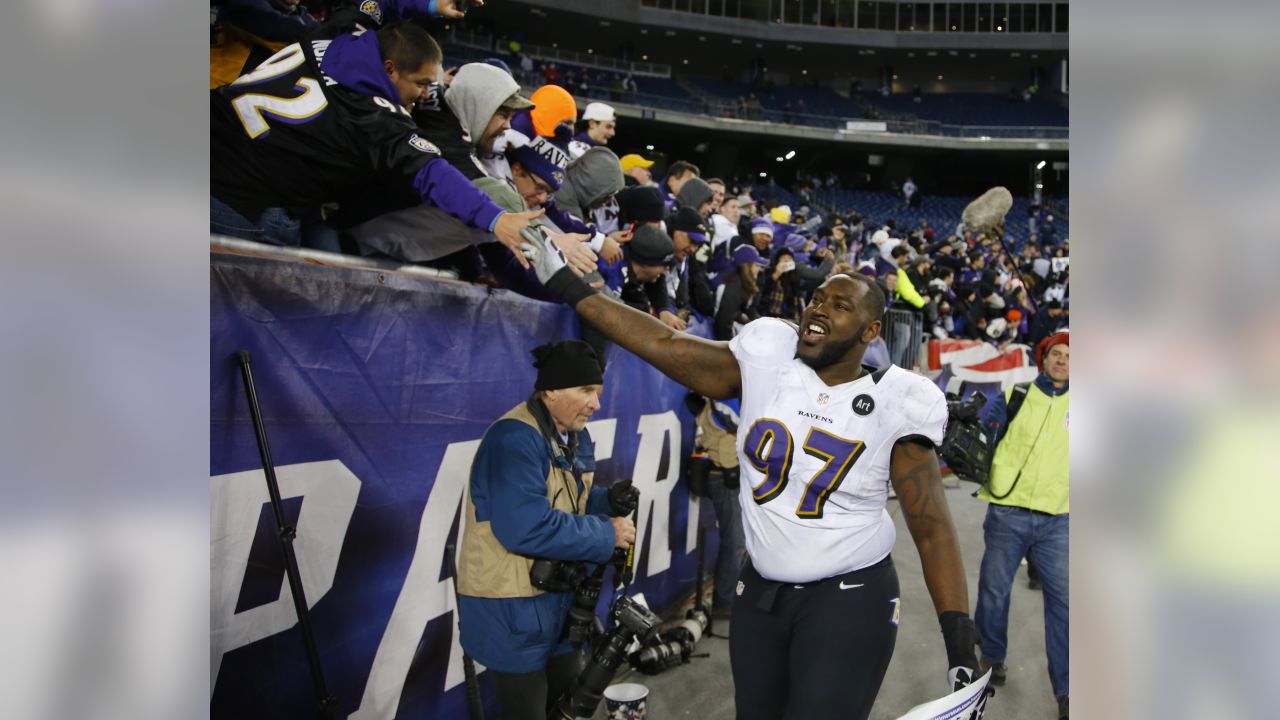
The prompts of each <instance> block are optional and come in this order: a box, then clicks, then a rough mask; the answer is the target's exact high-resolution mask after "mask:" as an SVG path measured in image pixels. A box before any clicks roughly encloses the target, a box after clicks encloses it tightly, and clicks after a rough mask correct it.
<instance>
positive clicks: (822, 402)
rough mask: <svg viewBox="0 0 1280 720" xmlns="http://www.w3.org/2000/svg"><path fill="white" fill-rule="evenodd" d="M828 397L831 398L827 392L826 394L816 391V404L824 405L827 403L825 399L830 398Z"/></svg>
mask: <svg viewBox="0 0 1280 720" xmlns="http://www.w3.org/2000/svg"><path fill="white" fill-rule="evenodd" d="M830 399H831V396H830V395H828V394H826V393H818V404H819V405H826V404H827V401H828V400H830Z"/></svg>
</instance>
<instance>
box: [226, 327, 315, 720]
mask: <svg viewBox="0 0 1280 720" xmlns="http://www.w3.org/2000/svg"><path fill="white" fill-rule="evenodd" d="M236 360H237V361H238V362H239V363H240V376H241V377H242V378H244V392H245V396H246V397H247V398H248V400H249V418H250V419H251V420H252V421H253V431H254V433H255V434H256V435H257V437H258V454H259V455H260V456H261V458H262V472H263V473H264V474H265V475H266V476H267V494H268V495H270V496H271V511H272V512H273V513H274V514H275V519H276V527H277V529H278V531H279V537H280V547H281V548H282V549H283V550H284V570H285V575H286V576H287V577H288V578H289V593H290V594H291V595H293V607H294V610H295V611H296V612H297V613H298V629H299V630H301V632H302V642H303V644H304V645H306V648H307V664H308V665H310V666H311V682H312V684H313V685H315V691H316V697H317V698H318V699H319V701H320V717H322V718H324V719H325V720H332V718H333V717H334V708H335V707H336V706H337V704H338V699H337V698H335V697H334V696H332V695H330V694H329V689H328V688H327V687H326V686H325V682H324V668H322V667H321V666H320V653H319V652H317V650H316V638H315V634H314V633H313V632H312V630H311V611H310V610H309V609H308V606H307V596H306V593H305V592H304V591H303V589H302V575H301V574H299V573H298V557H297V555H295V554H294V553H293V540H294V538H295V537H297V534H298V531H297V528H295V527H293V526H292V525H290V524H289V523H288V521H286V520H285V516H284V503H283V502H281V500H280V484H279V483H278V482H276V468H275V466H274V465H272V464H271V449H270V448H269V447H268V446H267V430H266V428H265V427H264V426H263V424H262V411H261V409H260V408H259V407H258V392H257V390H256V389H254V386H253V371H252V370H251V369H250V368H249V363H250V356H249V351H248V350H240V351H239V352H237V353H236Z"/></svg>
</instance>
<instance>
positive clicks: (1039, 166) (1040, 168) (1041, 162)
mask: <svg viewBox="0 0 1280 720" xmlns="http://www.w3.org/2000/svg"><path fill="white" fill-rule="evenodd" d="M1036 169H1037V170H1043V169H1044V161H1043V160H1041V161H1040V164H1039V165H1036Z"/></svg>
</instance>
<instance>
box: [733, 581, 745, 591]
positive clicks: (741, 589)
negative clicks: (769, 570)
mask: <svg viewBox="0 0 1280 720" xmlns="http://www.w3.org/2000/svg"><path fill="white" fill-rule="evenodd" d="M746 588H747V586H746V585H744V584H743V583H742V581H741V580H739V581H738V587H737V588H735V589H734V592H735V593H736V594H738V595H741V594H742V591H743V590H745V589H746Z"/></svg>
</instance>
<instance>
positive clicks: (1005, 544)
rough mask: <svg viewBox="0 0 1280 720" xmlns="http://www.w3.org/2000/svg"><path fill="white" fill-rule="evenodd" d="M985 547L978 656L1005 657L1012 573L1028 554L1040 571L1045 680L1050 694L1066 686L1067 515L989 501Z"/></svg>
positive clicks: (1058, 693)
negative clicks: (980, 638)
mask: <svg viewBox="0 0 1280 720" xmlns="http://www.w3.org/2000/svg"><path fill="white" fill-rule="evenodd" d="M982 530H983V535H984V538H985V540H986V550H985V551H984V552H983V554H982V570H981V573H980V574H979V576H978V609H977V612H976V613H974V621H975V622H976V624H977V626H978V633H979V634H981V635H982V656H983V657H985V658H986V659H988V660H990V661H991V662H1004V660H1005V655H1006V654H1007V653H1008V650H1009V642H1008V631H1009V595H1010V593H1011V592H1012V590H1013V577H1014V574H1015V573H1016V572H1017V571H1018V565H1020V564H1021V563H1022V558H1023V557H1026V558H1027V559H1028V560H1029V561H1030V562H1031V563H1033V564H1034V565H1035V566H1036V569H1037V570H1039V571H1040V582H1041V584H1042V587H1043V590H1044V638H1045V650H1046V652H1047V653H1048V656H1049V682H1050V683H1052V685H1053V694H1054V697H1062V696H1063V695H1066V694H1067V693H1068V689H1069V687H1070V682H1069V681H1070V671H1069V668H1068V657H1069V641H1068V637H1069V627H1070V626H1069V622H1068V621H1069V617H1070V608H1069V604H1068V593H1069V590H1068V587H1069V586H1068V549H1069V547H1070V538H1071V516H1070V515H1043V514H1039V513H1034V512H1032V511H1030V510H1027V509H1025V508H1019V507H1010V506H1008V505H997V504H995V503H992V504H991V506H990V507H988V508H987V519H986V520H985V521H984V522H983V523H982Z"/></svg>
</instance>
